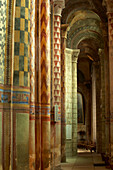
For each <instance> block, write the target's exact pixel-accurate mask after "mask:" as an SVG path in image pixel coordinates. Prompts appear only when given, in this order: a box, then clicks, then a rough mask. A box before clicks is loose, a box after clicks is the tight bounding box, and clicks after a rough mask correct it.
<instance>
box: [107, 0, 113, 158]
mask: <svg viewBox="0 0 113 170" xmlns="http://www.w3.org/2000/svg"><path fill="white" fill-rule="evenodd" d="M106 4H107V15H108V34H109V80H110V153H111V157H113V1H112V0H106Z"/></svg>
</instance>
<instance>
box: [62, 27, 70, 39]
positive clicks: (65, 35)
mask: <svg viewBox="0 0 113 170" xmlns="http://www.w3.org/2000/svg"><path fill="white" fill-rule="evenodd" d="M68 27H69V24H62V25H61V37H62V38H65V39H67V30H68Z"/></svg>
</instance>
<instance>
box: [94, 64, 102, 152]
mask: <svg viewBox="0 0 113 170" xmlns="http://www.w3.org/2000/svg"><path fill="white" fill-rule="evenodd" d="M95 64H96V65H95V69H96V122H97V125H96V129H97V130H96V133H97V135H96V136H97V141H96V146H97V152H98V153H101V151H102V137H101V132H102V128H101V123H102V122H101V117H102V114H101V110H100V106H101V100H100V89H101V79H100V76H101V75H100V73H101V72H100V71H101V70H100V66H99V63H98V62H97V63H95Z"/></svg>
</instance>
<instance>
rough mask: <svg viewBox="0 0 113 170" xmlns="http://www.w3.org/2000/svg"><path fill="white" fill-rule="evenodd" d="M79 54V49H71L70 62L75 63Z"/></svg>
mask: <svg viewBox="0 0 113 170" xmlns="http://www.w3.org/2000/svg"><path fill="white" fill-rule="evenodd" d="M79 54H80V49H76V50H73V55H72V62H73V63H77V60H78V55H79Z"/></svg>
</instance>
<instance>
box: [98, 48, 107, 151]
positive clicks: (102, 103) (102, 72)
mask: <svg viewBox="0 0 113 170" xmlns="http://www.w3.org/2000/svg"><path fill="white" fill-rule="evenodd" d="M98 53H99V56H100V64H101V66H100V67H101V68H100V69H101V96H100V97H101V114H102V116H101V129H102V131H101V137H102V153H105V77H104V72H105V70H104V60H105V54H104V50H103V49H99V52H98Z"/></svg>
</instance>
